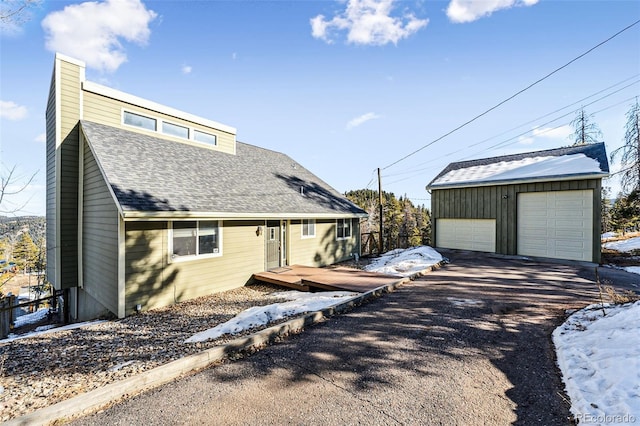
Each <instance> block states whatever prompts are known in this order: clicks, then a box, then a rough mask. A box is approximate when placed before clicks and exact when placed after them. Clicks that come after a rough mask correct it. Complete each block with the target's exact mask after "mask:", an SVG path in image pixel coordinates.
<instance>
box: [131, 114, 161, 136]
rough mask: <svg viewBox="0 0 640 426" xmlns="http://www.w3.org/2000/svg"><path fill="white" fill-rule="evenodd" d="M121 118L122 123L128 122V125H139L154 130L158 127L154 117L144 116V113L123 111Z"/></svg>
mask: <svg viewBox="0 0 640 426" xmlns="http://www.w3.org/2000/svg"><path fill="white" fill-rule="evenodd" d="M123 120H124V124H128V125H129V126H135V127H140V128H142V129H147V130H152V131H154V132H155V131H156V130H157V129H158V127H157V125H158V123H157V121H156V119H155V118H151V117H145V116H144V115H140V114H135V113H133V112H129V111H125V112H124V116H123Z"/></svg>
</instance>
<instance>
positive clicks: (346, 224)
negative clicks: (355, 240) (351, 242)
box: [344, 219, 351, 238]
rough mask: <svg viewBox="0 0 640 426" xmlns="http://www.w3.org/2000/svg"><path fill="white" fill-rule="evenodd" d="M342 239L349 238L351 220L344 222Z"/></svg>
mask: <svg viewBox="0 0 640 426" xmlns="http://www.w3.org/2000/svg"><path fill="white" fill-rule="evenodd" d="M344 237H345V238H350V237H351V220H347V219H345V220H344Z"/></svg>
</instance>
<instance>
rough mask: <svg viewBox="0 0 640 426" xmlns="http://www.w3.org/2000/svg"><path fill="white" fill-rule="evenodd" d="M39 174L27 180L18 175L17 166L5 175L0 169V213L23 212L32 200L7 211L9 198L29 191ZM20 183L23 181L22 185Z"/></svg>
mask: <svg viewBox="0 0 640 426" xmlns="http://www.w3.org/2000/svg"><path fill="white" fill-rule="evenodd" d="M37 174H38V172H35V173H34V174H32V175H31V176H30V177H29V178H27V179H26V180H25V179H23V178H22V176H17V175H16V166H13V167H11V168H10V169H8V171H7V172H4V173H3V171H2V170H1V169H0V213H16V212H18V211H20V210H22V209H23V208H24V207H25V206H26V205H27V204H28V203H29V201H30V199H29V200H27V201H26V202H24V203H23V204H22V205H19V206H13V207H12V208H9V209H7V207H6V206H7V204H9V201H8V200H7V197H10V196H14V195H17V194H19V193H21V192H22V191H24V190H25V189H27V188H28V187H29V185H31V183H32V182H33V180H34V179H35V177H36V175H37ZM19 181H22V183H19ZM14 186H15V188H14ZM3 203H4V206H3Z"/></svg>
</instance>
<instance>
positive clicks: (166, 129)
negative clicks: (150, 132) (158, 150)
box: [162, 121, 189, 139]
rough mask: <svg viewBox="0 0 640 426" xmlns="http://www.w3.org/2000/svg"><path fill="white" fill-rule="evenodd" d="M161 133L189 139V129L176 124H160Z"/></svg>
mask: <svg viewBox="0 0 640 426" xmlns="http://www.w3.org/2000/svg"><path fill="white" fill-rule="evenodd" d="M162 133H164V134H166V135H171V136H177V137H179V138H184V139H189V128H188V127H184V126H178V125H177V124H173V123H167V122H166V121H163V122H162Z"/></svg>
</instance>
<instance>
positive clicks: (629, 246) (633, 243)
mask: <svg viewBox="0 0 640 426" xmlns="http://www.w3.org/2000/svg"><path fill="white" fill-rule="evenodd" d="M602 247H604V248H608V249H610V250H615V251H620V252H628V251H631V250H636V249H640V237H633V238H629V239H628V240H620V241H611V242H608V243H604V244H603V245H602Z"/></svg>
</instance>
